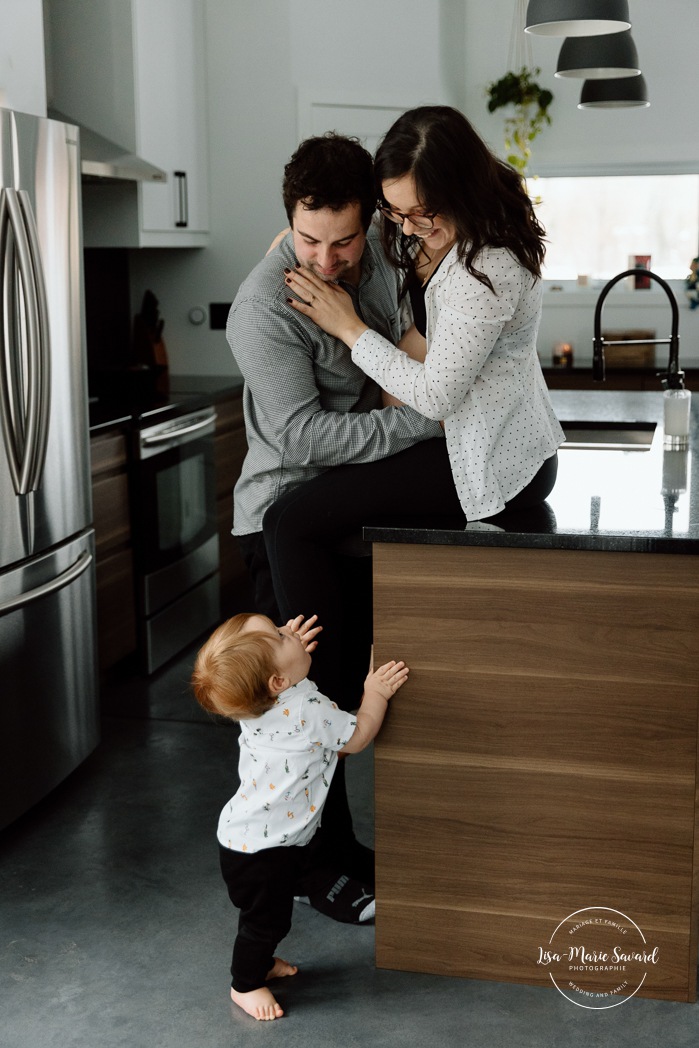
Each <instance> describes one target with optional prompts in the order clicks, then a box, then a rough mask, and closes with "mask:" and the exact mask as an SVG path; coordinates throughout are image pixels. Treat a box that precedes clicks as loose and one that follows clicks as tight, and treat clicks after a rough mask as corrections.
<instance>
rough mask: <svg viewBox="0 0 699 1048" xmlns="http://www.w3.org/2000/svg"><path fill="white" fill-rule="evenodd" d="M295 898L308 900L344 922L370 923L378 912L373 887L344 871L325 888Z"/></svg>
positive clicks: (329, 915)
mask: <svg viewBox="0 0 699 1048" xmlns="http://www.w3.org/2000/svg"><path fill="white" fill-rule="evenodd" d="M295 898H296V900H297V902H308V903H309V904H310V905H311V906H312V907H313V909H314V910H318V912H319V913H322V914H324V915H325V916H326V917H332V919H333V920H334V921H340V922H341V923H342V924H368V923H370V922H371V921H373V919H374V915H375V912H376V900H375V898H374V893H373V891H372V890H371V888H369V886H368V885H366V884H362V883H361V882H360V881H355V880H353V879H352V878H351V877H348V876H347V874H344V873H343V874H342V875H341V876H340V877H337V878H335V879H334V880H332V881H330V882H329V883H328V884H327V886H326V887H325V888H322V889H319V890H318V891H315V892H311V893H310V894H309V895H307V896H298V895H297V896H296V897H295Z"/></svg>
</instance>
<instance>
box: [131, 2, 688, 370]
mask: <svg viewBox="0 0 699 1048" xmlns="http://www.w3.org/2000/svg"><path fill="white" fill-rule="evenodd" d="M203 2H205V3H206V10H207V27H208V37H207V48H208V91H209V141H210V153H211V157H210V160H211V164H210V169H211V230H212V232H211V247H210V248H207V249H202V250H178V251H174V250H171V251H165V250H163V251H155V250H149V251H140V252H137V251H134V252H132V298H133V307H134V310H135V309H136V308H137V307H138V305H139V304H140V300H141V297H142V294H143V291H144V289H145V288H146V287H150V288H151V289H152V290H153V292H154V293H155V295H156V297H157V298H158V299H159V301H160V308H161V313H162V315H163V316H164V318H165V321H166V327H165V338H166V342H167V346H168V351H169V355H170V362H171V368H172V370H173V372H174V373H178V374H185V373H200V374H226V373H229V372H231V371H232V370H233V363H232V358H231V355H230V352H229V350H228V347H227V344H226V341H225V334H224V332H222V331H210V330H209V328H208V324H206V325H202V326H201V327H194V326H193V325H191V324H190V323H189V321H188V319H187V314H188V311H189V310H190V308H191V307H192V306H195V305H203V306H205V307H207V306H208V304H209V303H210V302H227V301H231V300H232V298H233V297H234V295H235V292H236V290H237V288H238V286H239V285H240V282H241V281H242V279H243V278H244V277H245V276H246V274H247V273H248V272H249V270H250V269H251V268H252V266H253V265H254V264H255V263H256V261H257V260H258V259H259V258H260V257H261V256H262V255H263V254H264V252H265V250H266V248H267V247H268V245H269V243H270V241H271V239H272V237H273V236H274V235H275V233H276V232H277V231H278V230H279V229H280V228H282V227H283V226H284V225H285V224H286V218H285V215H284V212H283V208H282V205H281V198H280V185H281V177H282V169H283V166H284V164H285V162H286V160H287V159H288V157H289V156H290V154H291V153H292V152H293V150H294V148H295V147H296V145H297V144H298V141H299V139H300V137H302V136H303V135H304V134H305V133H308V129H309V126H311V125H309V121H310V120H312V121H315V122H316V123H315V124H313V126H312V127H311V130H312V131H313V132H315V131H317V130H320V129H321V128H320V127H318V126H316V125H317V122H318V121H321V122H322V120H323V116H324V115H325V116H327V120H328V123H327V124H326V125H325V126H323V127H322V130H328V129H330V128H331V127H332V128H335V129H337V130H340V131H343V132H346V133H350V132H353V131H355V130H356V133H364V132H366V133H367V134H369V135H372V134H373V133H374V131H375V126H374V125H375V124H376V123H377V121H378V123H379V124H380V123H381V120H382V119H383V115H381V114H379V115H378V116H377V114H376V112H375V111H374V110H373V109H372V108H371V107H373V106H375V105H382V104H383V105H386V107H387V109H386V114H385V116H386V119H387V124H386V126H388V124H390V122H391V119H392V116H391V113H392V110H391V107H396V106H398V107H401V106H404V107H409V106H412V105H416V104H418V103H420V102H445V103H447V104H451V105H456V106H458V107H459V108H461V109H463V111H464V112H465V113H466V115H467V116H468V117H469V119H470V120H471V121H472V122H473V123H474V124H475V125H476V127H477V128H478V130H479V131H480V132H481V134H482V135H483V137H484V138H485V139H486V141H488V143H489V144H490V145H491V147H492V148H493V149H495V150H496V151H500V149H501V142H502V130H503V115H502V111H501V112H500V113H496V114H489V113H488V112H487V109H486V86H487V84H488V83H489V82H491V81H493V80H496V79H499V77H500V76H502V75H503V74H504V73H505V72H506V71H507V63H508V53H509V43H510V34H511V27H512V16H513V10H514V7H515V4H514V0H487V2H486V0H379V2H377V0H353V2H352V3H351V4H350V3H347V2H346V0H203ZM630 8H631V18H632V21H633V35H634V40H635V41H636V45H637V47H638V50H639V55H640V57H641V63H642V65H643V69H644V74H645V76H646V79H647V81H648V86H649V92H650V97H651V101H652V105H651V107H650V108H649V109H634V110H612V111H581V110H578V109H577V108H576V105H577V101H578V97H579V93H580V84H579V83H576V82H572V81H565V80H557V79H555V77H554V75H553V73H554V69H555V66H556V60H557V56H558V50H559V48H560V43H561V42H560V41H558V40H553V39H545V38H536V37H533V38H532V52H533V60H534V64H535V65H539V66H540V67H541V69H542V73H541V76H540V78H539V80H540V82H541V83H542V84H545V85H547V86H549V87H550V88H551V90H552V91H553V92H554V95H555V100H554V104H553V106H552V109H551V112H552V116H553V125H552V126H551V127H550V128H547V129H546V131H545V132H544V134H542V136H541V137H540V138H539V139H537V141H536V143H535V152H534V165H533V169H534V170H538V171H540V173H541V174H555V173H571V172H579V173H582V172H588V171H591V170H592V171H595V170H602V169H609V168H610V166H611V167H612V168H615V167H616V166H617V165H619V164H621V165H627V166H630V167H633V168H636V169H640V168H643V169H647V168H648V166H651V167H653V168H655V169H657V168H664V167H667V168H673V169H676V168H677V167H678V166H679V167H680V168H683V169H692V170H699V135H698V134H697V133H696V130H695V114H694V112H693V108H692V107H693V100H694V90H693V88H694V75H695V69H696V52H697V41H699V4H697V3H696V0H664V2H663V3H662V4H659V3H658V2H657V0H630ZM321 103H327V105H328V107H329V108H327V109H321V108H320V104H321ZM338 105H339V108H338ZM367 106H368V107H369V108H366V107H367ZM680 306H681V309H682V325H683V328H684V327H685V326H687V325H689V328H690V331H689V336H690V337H689V339H687V334H688V333H687V332H685V331H684V330H681V335H682V337H683V344H687V343H691V344H692V345H694V344H696V345H697V351H698V352H699V319H698V318H697V316H696V313H694V314H691V318H690V315H689V313H688V310H686V307H684V305H683V303H680ZM587 308H588V307H587V306H584V305H582V304H581V306H580V307H579V308H578V309H577V312H575V317H576V321H575V332H576V334H575V336H574V337H575V338H576V339H577V340H578V341H579V342H580V343H581V348H582V343H583V342H585V341H587V339H586V336H585V334H584V332H585V326H586V320H585V318H586V309H587ZM607 308H608V307H607V306H605V315H606V312H607ZM580 309H582V313H581V312H580ZM592 309H593V303H591V304H590V305H589V328H590V334H589V338H590V340H591V338H592V331H591V326H592ZM697 312H698V313H699V311H697ZM566 315H567V316H568V317H569V320H568V321H566V320H565V317H566ZM572 318H573V313H568V312H567V311H565V310H563V311H562V310H560V309H559V310H558V311H557V312H556V313H555V314H554V313H553V312H552V313H551V315H550V316H549V315H547V314H545V317H544V323H543V326H542V339H541V346H542V359H543V360H544V361H545V362H547V360H548V355H549V353H550V346H549V344H550V343H552V341H554V340H557V339H558V338H563V337H565V335H564V334H560V333H559V331H560V330H562V329H563V328H565V330H566V331H568V332H570V330H571V328H570V321H571V320H572ZM647 320H648V313H647V307H646V309H645V310H644V313H643V326H645V324H646V321H647ZM695 321H696V323H695ZM654 323H656V326H657V328H658V332H659V334H661V333H662V329H663V327H664V326H666V324H665V310H664V309H662V306H661V308H660V312H659V314H658V316H657V318H656V320H655V321H654ZM651 326H652V325H651ZM568 337H571V336H570V333H569V335H568Z"/></svg>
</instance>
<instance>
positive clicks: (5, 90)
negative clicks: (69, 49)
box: [0, 0, 46, 116]
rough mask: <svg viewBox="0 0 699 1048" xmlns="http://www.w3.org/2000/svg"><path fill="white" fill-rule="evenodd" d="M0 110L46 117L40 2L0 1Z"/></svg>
mask: <svg viewBox="0 0 699 1048" xmlns="http://www.w3.org/2000/svg"><path fill="white" fill-rule="evenodd" d="M0 107H1V108H3V109H17V110H19V111H20V112H21V113H33V114H34V115H35V116H46V73H45V67H44V21H43V8H42V0H0Z"/></svg>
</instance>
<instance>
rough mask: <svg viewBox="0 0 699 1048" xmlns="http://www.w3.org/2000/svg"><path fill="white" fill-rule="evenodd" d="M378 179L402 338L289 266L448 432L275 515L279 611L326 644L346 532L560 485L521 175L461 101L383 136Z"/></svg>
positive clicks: (331, 318)
mask: <svg viewBox="0 0 699 1048" xmlns="http://www.w3.org/2000/svg"><path fill="white" fill-rule="evenodd" d="M375 177H376V181H377V188H378V191H379V194H380V196H379V203H378V206H379V209H380V211H381V214H382V216H383V236H384V244H385V247H386V249H387V251H388V253H389V257H390V258H391V259H392V260H393V261H394V262H395V264H396V265H397V266H398V267H399V268H400V269H402V270H403V272H404V274H405V280H404V292H405V296H406V300H409V302H410V304H411V307H412V316H413V319H414V323H413V325H412V326H411V328H410V329H409V331H408V332H407V334H406V337H405V338H404V340H402V341H401V345H400V346H394V345H392V344H391V343H390V342H388V341H387V340H386V339H384V338H383V337H382V336H380V335H378V334H377V333H376V332H375V331H372V330H370V329H369V328H368V327H367V325H366V324H365V323H364V322H363V320H362V319H361V317H359V316H358V315H357V313H356V312H355V310H354V307H353V305H352V302H351V299H350V297H349V296H348V295H347V294H346V292H345V291H344V290H343V289H342V288H340V287H339V286H338V285H336V284H332V283H327V282H324V281H322V280H320V279H319V278H317V277H316V276H315V275H314V274H313V273H311V272H309V271H308V270H305V269H304V270H300V269H298V268H297V269H296V270H295V271H294V272H291V273H289V274H288V276H287V284H288V286H289V288H290V290H291V291H293V292H294V293H295V295H296V296H297V297H296V298H293V299H291V298H290V301H291V302H292V303H293V306H294V308H295V309H297V310H299V311H300V312H302V313H305V314H306V315H307V316H309V317H311V318H312V319H313V320H314V321H315V322H316V323H318V324H319V326H320V327H322V328H323V329H324V330H325V331H327V332H329V333H330V334H332V335H334V336H336V337H337V338H340V339H341V340H342V341H343V342H345V343H346V345H347V346H348V348H349V349H350V350H351V353H352V360H353V361H354V362H355V363H356V364H357V365H358V366H359V367H360V368H362V370H363V371H365V372H366V374H367V375H369V376H370V377H371V378H373V379H375V380H376V381H377V382H378V383H379V385H381V386H382V387H383V389H384V390H385V391H386V392H387V394H389V395H390V397H392V398H394V402H395V401H398V402H402V403H405V404H408V405H410V406H411V407H413V408H415V409H416V410H417V411H419V412H421V413H422V414H423V415H425V416H427V417H428V418H432V419H438V420H440V421H442V423H443V428H444V434H445V439H444V440H439V439H437V440H430V441H424V442H422V443H421V444H418V445H415V446H414V447H412V448H410V449H408V450H407V451H405V452H402V453H401V454H399V455H394V456H391V457H390V458H387V459H384V460H382V461H379V462H374V463H369V464H362V465H354V466H341V467H338V468H336V469H332V470H329V471H328V472H326V473H324V474H322V475H321V476H319V477H317V478H315V480H313V481H311V482H310V483H308V484H305V485H302V486H301V487H299V488H297V489H295V490H294V491H291V492H289V493H288V495H285V496H284V497H283V498H282V499H280V500H279V502H277V503H275V504H274V505H273V506H272V507H271V508H270V509H269V510H268V512H267V514H266V517H265V521H264V533H265V542H266V545H267V550H268V554H269V558H270V563H271V566H272V573H273V577H274V585H275V591H276V593H277V598H278V601H279V604H280V611H281V613H282V617H290V616H291V615H292V613H293V614H298V613H299V611H303V612H304V614H312V613H317V614H318V615H319V616H320V617H321V621H323V622H324V624H325V630H324V640H323V644H322V645H321V646H320V647H319V652H320V649H321V648H323V647H325V644H326V640H329V639H330V637H331V636H332V635H334V634H336V633H337V634H340V633H341V628H342V624H343V604H344V593H343V590H342V589H341V587H340V585H339V584H338V581H337V579H336V578H335V577H334V575H333V572H332V569H331V562H332V558H331V555H330V554H331V551H332V549H334V548H335V544H336V542H337V540H338V539H341V538H343V536H346V535H348V534H351V533H353V532H356V531H357V530H358V529H359V528H360V527H361V526H362V525H366V524H368V523H370V522H372V521H376V520H377V519H379V518H386V517H387V516H390V518H391V519H392V520H395V519H396V518H398V517H410V518H414V517H416V516H420V515H422V516H427V515H448V516H450V517H455V516H456V517H457V518H460V519H461V520H462V521H463V520H464V519H465V520H480V519H483V518H487V517H491V516H493V515H494V514H496V513H499V512H501V511H502V510H504V509H509V508H525V507H528V506H532V505H536V504H538V503H540V502H542V501H543V500H544V499H545V498H546V497H547V495H548V494H549V493H550V491H551V489H552V488H553V485H554V483H555V477H556V466H557V457H556V449H557V447H558V446H559V445H560V443H561V442H562V441H563V439H564V437H563V431H562V430H561V427H560V425H559V423H558V420H557V419H556V416H555V414H554V411H553V408H552V406H551V402H550V398H549V395H548V390H547V388H546V384H545V382H544V378H543V375H542V372H541V367H540V365H539V361H538V357H537V353H536V336H537V331H538V327H539V321H540V318H541V304H542V289H541V264H542V261H543V257H544V243H543V240H544V232H543V229H542V227H541V226H540V224H539V222H538V221H537V218H536V216H535V214H534V210H533V207H532V204H531V201H530V199H529V197H528V196H527V193H526V190H525V187H524V185H523V183H522V180H521V178H520V176H519V175H518V174H517V172H515V171H514V170H513V169H512V168H511V167H509V165H507V164H505V163H503V162H502V161H500V160H499V159H498V158H497V157H495V156H494V155H493V154H492V153H491V152H490V150H489V149H488V148H487V146H486V145H485V144H484V143H483V142H482V140H481V139H480V138H479V136H478V135H477V134H476V132H475V131H474V130H473V128H472V127H471V125H470V124H469V123H468V121H467V120H466V118H465V117H464V116H463V115H462V114H461V113H459V112H458V111H457V110H455V109H451V108H449V107H447V106H424V107H421V108H419V109H414V110H411V111H409V112H407V113H405V114H403V116H401V117H400V118H399V119H398V120H397V121H396V123H395V124H394V125H393V127H392V128H391V129H390V131H389V132H388V133H387V135H386V137H385V138H384V140H383V142H382V144H381V146H380V147H379V150H378V152H377V155H376V160H375ZM352 606H353V607H355V606H356V605H352ZM353 614H355V613H353ZM366 614H367V616H368V615H369V614H370V601H369V600H368V599H367V602H366ZM355 625H356V622H355ZM344 626H345V628H346V629H347V628H350V629H351V627H352V622H350V621H347V620H345V622H344ZM338 627H339V628H338ZM331 631H332V632H331ZM328 647H330V645H329V646H328ZM343 647H344V650H345V652H346V651H347V649H348V647H349V645H347V644H346V643H345V644H344V645H343ZM327 654H328V656H330V657H332V658H333V659H337V654H338V652H337V651H335V652H331V651H329V650H328V651H327ZM365 654H366V653H365ZM321 657H322V656H321ZM337 665H338V662H337V661H335V666H337ZM362 668H363V671H364V672H366V663H364V666H363V667H362ZM352 672H353V673H355V672H360V669H359V666H357V667H356V669H353V671H352Z"/></svg>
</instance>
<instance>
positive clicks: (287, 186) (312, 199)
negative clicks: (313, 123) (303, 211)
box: [282, 131, 376, 230]
mask: <svg viewBox="0 0 699 1048" xmlns="http://www.w3.org/2000/svg"><path fill="white" fill-rule="evenodd" d="M282 196H283V198H284V207H285V208H286V215H287V218H288V219H289V224H290V225H291V224H293V215H294V211H295V210H296V205H297V204H298V202H299V201H300V200H301V201H303V203H304V206H305V207H307V208H309V209H310V210H311V211H318V210H320V208H322V207H329V208H330V209H331V210H332V211H341V210H342V209H343V208H345V207H347V205H348V204H352V203H354V202H355V201H356V202H357V203H359V206H360V208H361V215H362V225H363V227H364V229H365V230H366V229H368V228H369V223H370V222H371V217H372V215H373V214H374V209H375V206H376V189H375V187H374V166H373V162H372V159H371V154H370V153H368V152H367V150H366V149H365V148H364V146H363V145H362V144H361V142H360V141H359V139H358V138H346V137H345V136H344V135H338V134H336V133H335V132H334V131H328V132H327V133H326V134H324V135H318V136H315V137H313V138H307V139H306V140H305V141H304V142H302V143H301V145H300V146H299V147H298V149H297V150H296V152H295V153H294V155H293V156H292V158H291V160H290V161H289V163H288V164H287V165H286V167H285V168H284V181H283V183H282Z"/></svg>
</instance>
